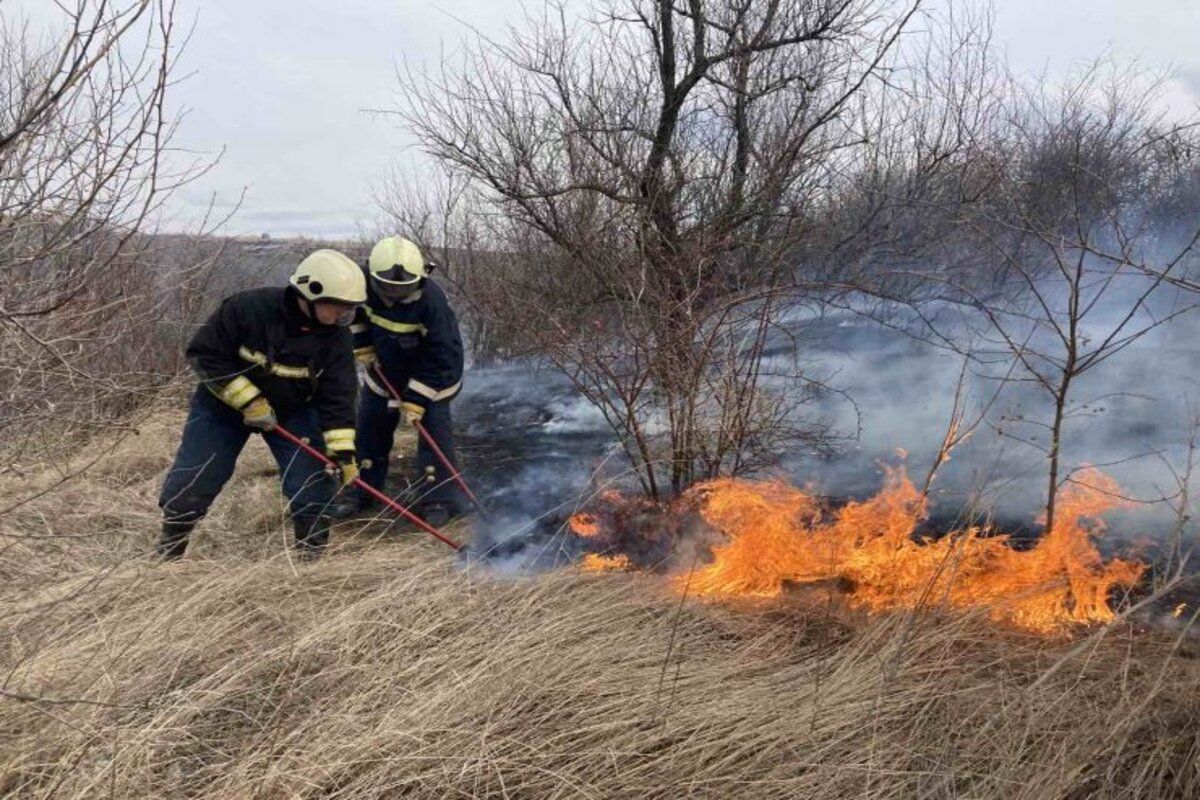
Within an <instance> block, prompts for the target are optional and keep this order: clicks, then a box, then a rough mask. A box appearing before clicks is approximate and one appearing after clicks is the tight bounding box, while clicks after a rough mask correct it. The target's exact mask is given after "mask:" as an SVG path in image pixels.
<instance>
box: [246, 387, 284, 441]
mask: <svg viewBox="0 0 1200 800" xmlns="http://www.w3.org/2000/svg"><path fill="white" fill-rule="evenodd" d="M242 422H244V423H245V424H246V427H247V428H253V429H254V430H256V431H262V432H263V433H266V432H267V431H269V430H271V429H272V428H274V427H275V425H276V423H277V422H278V420H276V419H275V409H273V408H271V404H270V403H268V402H267V398H265V397H263V396H262V395H259V396H258V397H256V398H254V399H253V400H251V401H250V402H249V403H247V404H246V407H245V408H243V409H242Z"/></svg>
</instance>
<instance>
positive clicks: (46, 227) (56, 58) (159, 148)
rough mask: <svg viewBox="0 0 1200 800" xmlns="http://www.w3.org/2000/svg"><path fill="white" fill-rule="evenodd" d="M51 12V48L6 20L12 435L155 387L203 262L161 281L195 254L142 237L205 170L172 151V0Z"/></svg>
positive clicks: (6, 380)
mask: <svg viewBox="0 0 1200 800" xmlns="http://www.w3.org/2000/svg"><path fill="white" fill-rule="evenodd" d="M57 5H58V17H57V20H56V21H57V22H58V23H59V25H58V28H57V29H56V30H55V31H54V32H53V33H51V34H50V36H49V38H46V39H39V38H37V37H35V36H34V35H33V33H32V29H31V27H30V25H29V23H27V22H24V21H22V20H20V19H15V18H10V17H8V16H3V17H0V272H2V274H3V279H4V280H3V282H2V283H0V426H3V428H4V429H5V431H6V432H8V433H10V434H17V433H19V434H21V435H30V434H31V433H33V432H37V431H40V430H41V429H42V427H43V425H42V423H44V422H52V423H53V424H54V426H55V428H56V430H58V431H60V432H62V431H63V430H64V428H65V427H66V426H69V425H71V424H77V425H82V426H85V427H91V426H94V425H95V424H98V423H101V422H103V421H107V420H111V419H112V418H113V416H114V415H115V414H119V413H121V412H123V411H127V410H128V409H129V408H130V407H131V404H132V403H135V402H138V401H139V400H140V399H142V398H144V395H145V391H147V390H149V389H151V388H153V387H154V386H155V385H159V384H161V383H162V382H163V380H164V378H165V375H164V374H163V373H161V372H158V371H156V369H155V368H154V366H153V363H154V362H155V360H156V356H155V355H154V349H153V348H152V345H153V344H154V339H153V336H152V334H153V333H154V332H155V331H156V327H155V326H156V325H157V324H158V322H159V320H161V319H162V318H163V317H164V315H165V314H166V313H167V312H168V311H174V310H178V309H177V308H176V306H174V305H171V304H172V303H174V302H175V301H177V300H178V299H179V296H178V293H176V292H174V291H173V289H175V288H178V286H180V285H183V284H184V283H186V282H187V280H188V279H189V277H188V276H189V273H188V269H189V268H194V267H196V264H195V263H192V264H189V265H188V266H187V267H186V268H185V267H184V265H182V264H176V265H175V266H176V267H178V269H176V270H175V271H173V272H171V273H170V274H168V275H164V274H163V273H162V272H160V270H159V269H157V267H159V266H162V265H164V264H170V263H172V261H173V260H177V259H176V257H177V256H178V255H179V253H181V252H185V251H187V250H188V247H187V246H186V245H183V244H182V238H181V237H176V238H175V239H174V240H163V239H155V237H152V236H149V235H147V234H148V232H149V231H148V228H149V224H148V223H149V222H150V221H151V220H152V219H153V218H154V216H155V215H156V212H157V211H158V210H159V209H160V208H161V205H162V203H163V201H164V200H165V198H166V197H168V196H169V194H170V193H171V191H172V190H173V189H175V188H176V187H178V186H179V185H180V184H181V183H183V182H184V181H187V180H189V179H191V178H193V177H195V176H196V175H197V174H199V173H200V172H201V171H202V170H203V169H204V168H205V166H206V165H205V164H203V163H201V162H197V161H189V162H188V163H174V164H172V163H168V162H167V161H166V159H165V157H164V154H165V153H166V151H167V149H168V144H169V142H170V140H171V137H172V135H173V134H174V132H175V128H176V125H177V119H176V118H175V117H173V116H172V114H171V113H170V112H168V111H167V110H166V108H165V97H166V92H167V89H168V87H169V85H170V83H171V80H172V78H171V74H172V70H173V68H174V66H175V62H176V59H177V58H178V55H179V52H180V47H181V44H182V42H180V41H179V38H178V37H177V35H176V30H175V21H174V3H173V2H172V0H126V2H116V3H115V2H107V1H105V0H76V2H74V3H68V4H64V3H60V4H57ZM164 247H175V248H176V253H175V254H174V255H170V256H167V255H164V253H163V252H162V249H163V248H164ZM201 263H207V262H205V260H204V259H201ZM13 439H16V440H19V439H20V436H13ZM11 441H12V440H10V444H11Z"/></svg>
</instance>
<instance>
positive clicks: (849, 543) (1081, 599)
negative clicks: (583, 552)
mask: <svg viewBox="0 0 1200 800" xmlns="http://www.w3.org/2000/svg"><path fill="white" fill-rule="evenodd" d="M1118 492H1119V487H1118V486H1117V484H1116V482H1115V481H1113V480H1112V479H1111V478H1109V477H1108V476H1106V475H1104V474H1102V473H1100V472H1098V471H1096V470H1087V471H1085V472H1084V473H1081V474H1080V475H1079V476H1077V478H1076V481H1075V483H1073V484H1070V485H1068V486H1067V487H1065V488H1064V489H1063V490H1062V491H1061V493H1060V494H1059V496H1058V498H1057V506H1058V511H1057V513H1056V517H1055V520H1054V525H1053V527H1052V529H1051V530H1050V531H1049V532H1047V533H1046V535H1045V536H1043V537H1042V539H1041V540H1040V541H1039V542H1038V543H1037V545H1036V546H1035V547H1033V548H1032V549H1031V550H1027V551H1024V552H1021V551H1017V550H1014V549H1013V548H1011V547H1009V546H1008V544H1007V537H1005V536H989V535H985V531H983V530H981V529H979V528H966V529H964V530H961V531H956V532H954V533H952V534H950V535H948V536H945V537H943V538H941V539H938V540H936V541H923V542H919V543H918V542H915V541H913V538H912V534H913V531H914V530H915V528H916V525H917V523H918V522H919V521H920V520H921V519H922V518H923V517H924V515H925V510H926V503H925V499H924V498H923V497H922V496H921V495H920V493H919V492H918V491H917V490H916V488H915V487H914V486H913V484H912V482H911V481H909V479H908V478H907V476H906V475H905V473H904V471H903V470H902V469H898V470H889V471H888V474H887V478H886V481H885V485H884V488H883V490H882V491H881V492H880V493H879V494H878V495H876V496H875V497H873V498H871V499H870V500H866V501H863V502H856V503H850V504H849V505H847V506H845V507H844V508H841V509H839V510H837V511H836V512H834V513H833V515H832V518H831V519H828V520H825V519H823V518H822V516H821V509H820V507H819V505H818V504H817V502H816V501H815V500H814V499H813V498H812V497H811V496H810V495H808V494H806V493H805V492H803V491H801V490H799V489H797V488H795V487H793V486H789V485H787V484H785V483H782V482H751V481H744V480H737V479H718V480H714V481H709V482H707V483H704V484H700V485H698V486H696V487H693V488H692V489H691V490H690V491H689V492H688V494H689V496H690V497H691V498H692V499H693V500H696V501H698V505H699V511H700V514H701V516H702V517H703V518H704V519H705V520H706V521H707V522H708V523H709V524H710V525H712V526H714V527H715V528H717V529H719V530H720V531H722V532H723V533H724V534H726V535H727V536H728V537H729V538H728V541H727V542H726V543H724V544H722V545H719V546H717V547H714V548H713V562H712V563H711V564H708V565H706V566H704V567H701V568H700V569H698V570H696V571H695V572H694V574H692V575H691V576H681V577H679V578H677V579H676V587H677V588H678V589H679V590H681V591H682V590H683V589H684V586H685V585H686V586H687V587H688V589H687V591H689V592H690V593H693V594H699V595H701V596H704V597H710V598H729V597H775V596H777V595H779V594H780V593H781V592H782V591H783V587H784V584H785V582H791V583H801V584H803V583H812V582H816V581H825V580H838V581H840V582H841V583H842V584H844V585H847V586H849V598H850V602H851V603H852V604H853V605H855V606H857V607H860V608H864V609H867V610H869V611H887V610H893V609H911V608H918V607H926V606H936V605H939V604H944V605H946V606H948V607H951V608H960V609H968V608H984V609H986V610H987V613H988V615H989V616H990V617H991V618H992V619H993V620H996V621H999V622H1008V623H1011V624H1014V625H1017V626H1019V627H1022V628H1026V629H1029V630H1033V631H1038V632H1043V633H1049V632H1053V631H1057V630H1061V629H1063V628H1065V627H1067V626H1069V625H1071V624H1073V623H1089V622H1106V621H1109V620H1111V619H1113V617H1114V614H1113V611H1112V609H1111V608H1110V607H1109V605H1108V597H1109V593H1110V591H1111V590H1112V589H1113V588H1115V587H1127V586H1131V585H1132V584H1134V583H1136V582H1137V580H1138V579H1139V578H1140V576H1141V574H1142V571H1143V569H1144V567H1143V566H1142V565H1141V564H1138V563H1134V562H1128V561H1123V560H1120V559H1114V560H1112V561H1109V562H1107V563H1106V562H1104V560H1103V558H1102V557H1101V555H1100V552H1099V551H1098V550H1097V549H1096V547H1095V545H1094V543H1093V542H1092V536H1093V535H1095V534H1099V533H1100V532H1102V530H1103V524H1102V523H1101V522H1100V520H1099V519H1098V515H1099V514H1101V513H1103V512H1105V511H1107V510H1110V509H1112V508H1115V507H1118V506H1120V505H1122V502H1121V501H1119V500H1117V499H1115V498H1116V497H1117V495H1118ZM1084 520H1086V521H1087V522H1086V523H1085V522H1084Z"/></svg>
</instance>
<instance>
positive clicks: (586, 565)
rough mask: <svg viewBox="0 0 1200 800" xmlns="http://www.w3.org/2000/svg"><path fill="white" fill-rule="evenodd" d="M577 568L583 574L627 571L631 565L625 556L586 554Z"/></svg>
mask: <svg viewBox="0 0 1200 800" xmlns="http://www.w3.org/2000/svg"><path fill="white" fill-rule="evenodd" d="M579 566H580V568H581V569H583V571H584V572H610V571H613V570H623V569H629V568H630V567H631V566H632V564H630V562H629V556H627V555H623V554H618V555H615V556H602V555H599V554H597V553H588V554H587V555H585V556H584V557H583V561H581V562H580V564H579Z"/></svg>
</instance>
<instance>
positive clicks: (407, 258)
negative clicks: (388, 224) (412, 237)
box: [367, 236, 429, 286]
mask: <svg viewBox="0 0 1200 800" xmlns="http://www.w3.org/2000/svg"><path fill="white" fill-rule="evenodd" d="M367 268H368V269H369V270H370V271H371V277H372V278H374V279H375V280H377V281H379V282H380V283H386V284H388V285H389V286H414V285H416V284H418V283H420V282H421V280H422V279H423V278H427V277H429V270H427V269H426V268H425V258H424V257H423V256H422V255H421V248H419V247H417V246H416V245H415V244H413V243H412V242H410V241H409V240H408V239H403V238H401V237H399V236H389V237H387V238H386V239H380V240H379V241H378V242H377V243H376V244H375V246H374V247H372V248H371V257H370V258H369V259H367Z"/></svg>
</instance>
